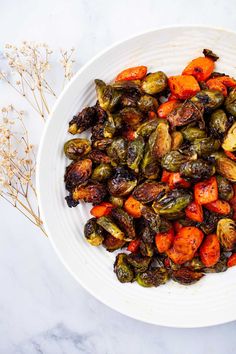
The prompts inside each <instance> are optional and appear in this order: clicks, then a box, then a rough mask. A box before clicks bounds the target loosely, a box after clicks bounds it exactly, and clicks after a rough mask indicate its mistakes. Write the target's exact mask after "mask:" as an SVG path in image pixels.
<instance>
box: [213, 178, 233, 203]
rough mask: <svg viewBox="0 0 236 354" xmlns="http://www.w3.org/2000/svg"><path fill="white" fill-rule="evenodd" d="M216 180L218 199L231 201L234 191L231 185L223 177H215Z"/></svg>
mask: <svg viewBox="0 0 236 354" xmlns="http://www.w3.org/2000/svg"><path fill="white" fill-rule="evenodd" d="M216 179H217V185H218V195H219V199H223V200H227V201H229V200H230V199H232V198H233V196H234V190H233V187H232V185H231V183H230V182H229V181H228V180H227V179H226V178H225V177H222V176H216Z"/></svg>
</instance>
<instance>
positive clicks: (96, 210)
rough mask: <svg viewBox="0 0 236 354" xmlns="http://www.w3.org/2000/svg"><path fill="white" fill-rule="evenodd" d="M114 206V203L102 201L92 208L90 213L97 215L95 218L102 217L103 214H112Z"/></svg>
mask: <svg viewBox="0 0 236 354" xmlns="http://www.w3.org/2000/svg"><path fill="white" fill-rule="evenodd" d="M112 208H113V205H112V204H111V203H108V202H102V203H101V204H99V205H95V206H94V207H93V208H92V209H91V210H90V214H91V215H93V216H95V218H100V217H101V216H104V215H108V214H110V212H111V209H112Z"/></svg>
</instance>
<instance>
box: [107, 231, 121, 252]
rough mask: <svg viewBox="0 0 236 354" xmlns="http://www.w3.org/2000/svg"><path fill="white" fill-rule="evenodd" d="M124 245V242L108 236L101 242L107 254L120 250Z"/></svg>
mask: <svg viewBox="0 0 236 354" xmlns="http://www.w3.org/2000/svg"><path fill="white" fill-rule="evenodd" d="M125 244H126V241H125V240H120V239H119V238H115V237H113V236H112V235H110V234H108V235H106V236H105V239H104V241H103V246H104V247H105V248H106V250H107V251H108V252H114V251H116V250H118V249H119V248H122V247H123V246H124V245H125Z"/></svg>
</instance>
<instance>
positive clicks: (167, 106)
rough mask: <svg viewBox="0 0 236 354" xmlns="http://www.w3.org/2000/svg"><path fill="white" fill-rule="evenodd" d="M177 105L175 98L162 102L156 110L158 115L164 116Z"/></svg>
mask: <svg viewBox="0 0 236 354" xmlns="http://www.w3.org/2000/svg"><path fill="white" fill-rule="evenodd" d="M178 106H179V101H177V100H171V101H167V102H164V103H162V104H161V105H160V106H159V108H158V110H157V113H158V116H159V117H160V118H166V117H167V116H168V114H170V113H171V112H172V111H173V110H174V109H175V108H177V107H178Z"/></svg>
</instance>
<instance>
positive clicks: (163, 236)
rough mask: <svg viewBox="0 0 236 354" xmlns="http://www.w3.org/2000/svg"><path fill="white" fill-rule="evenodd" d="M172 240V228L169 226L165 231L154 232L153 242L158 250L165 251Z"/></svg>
mask: <svg viewBox="0 0 236 354" xmlns="http://www.w3.org/2000/svg"><path fill="white" fill-rule="evenodd" d="M173 241H174V229H173V228H171V229H170V230H168V231H167V232H161V233H158V234H156V236H155V243H156V247H157V250H158V252H160V253H164V252H166V251H167V250H168V249H169V248H170V247H171V245H172V243H173Z"/></svg>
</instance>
